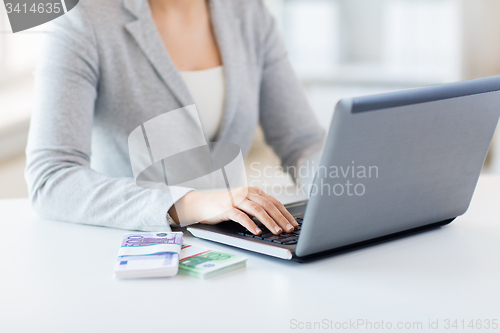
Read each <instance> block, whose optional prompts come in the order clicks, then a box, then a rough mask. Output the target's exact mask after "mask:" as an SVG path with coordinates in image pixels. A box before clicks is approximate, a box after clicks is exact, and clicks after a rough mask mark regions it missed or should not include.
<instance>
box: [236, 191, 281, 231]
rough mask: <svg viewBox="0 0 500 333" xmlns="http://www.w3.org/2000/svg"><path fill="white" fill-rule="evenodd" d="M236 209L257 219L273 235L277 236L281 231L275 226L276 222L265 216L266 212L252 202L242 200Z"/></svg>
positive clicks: (267, 215)
mask: <svg viewBox="0 0 500 333" xmlns="http://www.w3.org/2000/svg"><path fill="white" fill-rule="evenodd" d="M238 208H239V209H240V210H242V211H244V212H245V213H248V214H250V215H252V216H255V217H256V218H258V219H259V221H260V222H262V224H264V225H265V226H266V228H267V229H269V231H271V232H272V233H273V234H275V235H279V234H280V233H281V232H282V231H283V229H282V228H281V227H280V226H279V225H278V224H276V222H275V221H274V220H273V219H272V218H271V217H270V216H269V214H267V212H266V210H265V209H264V208H262V206H261V205H259V204H258V203H256V202H254V201H250V200H248V199H247V200H244V201H243V202H241V203H240V204H239V205H238Z"/></svg>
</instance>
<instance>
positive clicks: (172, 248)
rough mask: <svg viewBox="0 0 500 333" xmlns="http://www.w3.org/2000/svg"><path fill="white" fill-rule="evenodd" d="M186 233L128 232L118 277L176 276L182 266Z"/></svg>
mask: <svg viewBox="0 0 500 333" xmlns="http://www.w3.org/2000/svg"><path fill="white" fill-rule="evenodd" d="M181 246H182V232H169V233H163V232H159V233H152V232H146V233H144V232H140V233H133V234H125V236H124V238H123V241H122V246H121V247H120V251H119V253H118V260H117V262H116V264H115V277H117V278H141V277H165V276H174V275H176V274H177V271H178V269H179V253H180V252H181Z"/></svg>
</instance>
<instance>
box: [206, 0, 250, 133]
mask: <svg viewBox="0 0 500 333" xmlns="http://www.w3.org/2000/svg"><path fill="white" fill-rule="evenodd" d="M209 5H210V15H211V19H212V28H213V30H214V34H215V39H216V41H217V44H218V47H219V52H220V54H221V57H222V63H223V65H224V73H225V74H224V75H225V79H226V100H225V103H224V113H223V116H222V121H221V124H220V127H219V130H218V132H217V136H216V138H215V140H214V141H224V139H225V138H226V137H227V135H228V132H230V130H231V126H230V125H231V123H232V121H233V119H234V116H235V113H236V111H237V109H238V97H239V92H240V77H241V73H240V71H241V69H242V68H244V64H243V63H242V61H243V58H244V57H243V56H242V54H243V52H244V49H243V45H242V42H241V36H240V35H239V33H240V21H239V20H238V19H237V18H236V17H234V16H233V15H234V14H231V13H230V12H229V11H227V10H226V8H224V7H223V6H224V5H225V4H223V3H222V2H221V1H219V0H210V1H209ZM233 130H234V129H233Z"/></svg>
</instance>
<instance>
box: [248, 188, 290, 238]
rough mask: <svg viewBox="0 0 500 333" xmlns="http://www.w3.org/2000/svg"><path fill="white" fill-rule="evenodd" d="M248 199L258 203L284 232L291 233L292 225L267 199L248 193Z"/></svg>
mask: <svg viewBox="0 0 500 333" xmlns="http://www.w3.org/2000/svg"><path fill="white" fill-rule="evenodd" d="M248 199H249V200H251V201H253V202H256V203H258V204H259V205H260V206H261V207H262V208H264V209H265V210H266V212H267V214H268V215H269V216H270V217H271V218H272V219H273V220H274V221H275V222H276V223H277V224H278V225H279V226H280V227H281V228H282V229H283V230H285V231H286V232H292V231H293V225H292V224H290V222H288V220H287V218H286V217H284V216H283V214H281V212H280V211H279V209H278V208H277V207H276V206H275V205H274V203H272V202H271V201H270V200H268V199H267V198H265V197H263V196H260V195H258V194H254V193H250V194H249V195H248Z"/></svg>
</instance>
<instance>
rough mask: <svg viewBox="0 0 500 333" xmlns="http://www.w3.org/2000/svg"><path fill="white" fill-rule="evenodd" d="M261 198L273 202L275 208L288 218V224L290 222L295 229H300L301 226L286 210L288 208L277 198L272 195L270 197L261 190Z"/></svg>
mask: <svg viewBox="0 0 500 333" xmlns="http://www.w3.org/2000/svg"><path fill="white" fill-rule="evenodd" d="M261 192H262V193H261V194H260V195H261V196H263V197H265V198H266V199H267V200H269V201H271V202H272V203H273V204H274V205H275V206H276V208H278V210H279V211H280V212H281V214H282V215H283V216H284V217H286V219H287V220H288V222H290V223H291V224H292V225H293V226H294V227H298V226H299V224H298V223H297V221H296V220H295V219H294V218H293V216H292V214H290V212H289V211H288V209H286V207H285V206H284V205H283V204H282V203H281V202H279V201H278V199H276V198H275V197H273V196H272V195H269V194H267V193H266V192H264V191H262V190H261Z"/></svg>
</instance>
